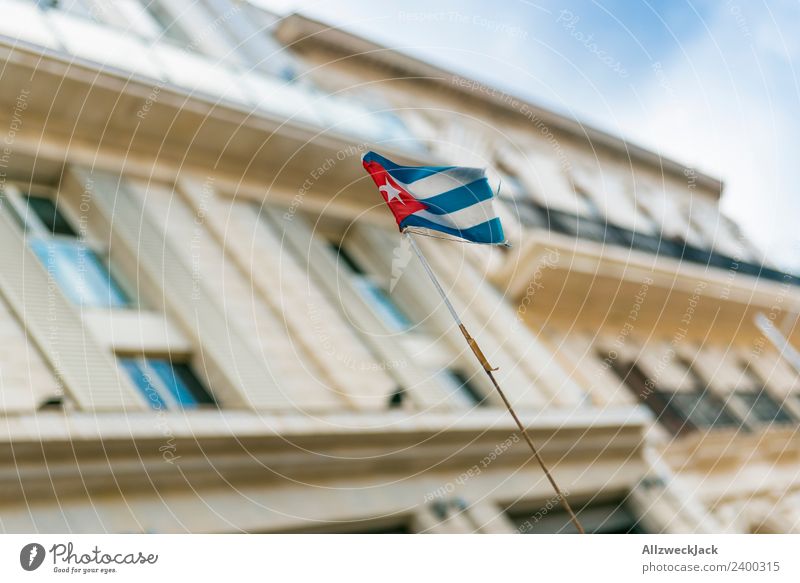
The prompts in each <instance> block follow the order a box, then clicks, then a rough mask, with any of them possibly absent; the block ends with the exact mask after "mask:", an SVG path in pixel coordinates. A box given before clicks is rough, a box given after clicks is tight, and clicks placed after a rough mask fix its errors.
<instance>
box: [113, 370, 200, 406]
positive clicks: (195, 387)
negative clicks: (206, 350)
mask: <svg viewBox="0 0 800 583" xmlns="http://www.w3.org/2000/svg"><path fill="white" fill-rule="evenodd" d="M119 363H120V366H121V367H122V368H123V370H124V371H125V372H126V373H127V374H128V376H129V377H130V379H131V380H132V381H133V384H134V385H136V387H137V388H138V389H139V391H140V392H141V393H142V395H143V396H144V398H145V399H147V402H148V403H149V404H150V406H151V407H152V408H153V409H176V408H180V409H194V408H196V407H198V406H200V405H214V404H215V401H214V398H213V397H212V396H211V395H210V394H209V392H208V391H207V390H206V389H205V387H204V386H203V384H202V383H201V382H200V380H199V379H198V378H197V376H196V375H195V374H194V371H192V369H191V367H190V366H189V365H188V364H186V363H182V362H173V361H171V360H169V359H167V358H147V357H145V358H120V359H119Z"/></svg>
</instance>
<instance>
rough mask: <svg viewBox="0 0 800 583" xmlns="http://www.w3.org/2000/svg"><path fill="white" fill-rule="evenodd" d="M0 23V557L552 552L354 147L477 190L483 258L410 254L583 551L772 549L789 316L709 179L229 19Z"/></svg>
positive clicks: (573, 128)
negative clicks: (296, 537)
mask: <svg viewBox="0 0 800 583" xmlns="http://www.w3.org/2000/svg"><path fill="white" fill-rule="evenodd" d="M0 13H2V14H3V15H5V17H4V18H3V19H0V59H2V63H3V68H2V81H3V83H2V85H0V102H2V104H3V107H2V109H1V110H0V118H2V119H0V135H2V139H3V146H2V147H3V149H2V153H1V154H2V155H0V178H1V179H2V184H1V186H2V198H0V237H2V245H0V333H2V338H3V342H2V345H0V396H1V397H2V399H0V414H2V417H0V424H2V427H3V430H2V432H0V440H2V452H3V455H2V457H0V464H2V466H3V468H4V471H3V472H2V474H0V476H2V477H0V479H1V480H2V490H3V492H4V496H3V498H2V501H0V526H2V529H3V531H5V532H64V531H67V532H243V531H244V532H434V533H435V532H485V533H512V532H519V533H537V532H569V531H570V526H569V524H568V520H567V519H566V517H565V515H564V514H563V512H562V511H561V509H560V506H559V504H558V500H557V499H556V498H555V496H554V494H553V492H552V491H551V490H550V487H549V484H548V483H547V481H546V479H545V478H544V476H543V475H542V474H541V472H540V471H539V469H538V467H537V466H536V465H535V464H532V463H531V460H530V459H529V458H530V456H529V452H528V451H527V449H526V448H525V446H524V443H521V441H520V439H519V437H518V436H517V434H516V432H515V426H514V424H513V421H512V419H511V418H510V417H509V416H508V414H507V412H506V411H505V409H504V408H503V406H502V403H501V402H500V401H499V400H498V398H497V396H496V395H495V394H494V393H493V392H492V387H491V385H490V384H489V383H488V381H487V380H486V379H485V377H484V375H483V374H482V369H481V368H480V366H479V365H478V364H477V363H476V362H475V361H474V359H473V357H472V354H471V352H470V351H469V349H468V348H466V347H465V346H464V345H463V339H461V337H460V335H459V334H458V330H457V329H456V328H455V327H454V325H453V323H452V321H451V320H450V319H449V316H448V314H447V312H446V311H445V309H444V307H443V306H442V305H441V304H440V302H439V301H438V299H437V297H436V295H435V292H434V290H433V289H432V287H431V284H430V283H429V282H428V281H427V279H426V278H425V276H424V273H423V272H422V269H421V266H420V265H419V264H418V263H417V261H416V259H415V258H413V257H412V255H411V252H410V249H408V248H407V247H406V246H405V245H404V244H403V243H402V241H401V238H400V237H399V235H398V233H397V230H396V227H395V226H394V222H393V221H392V219H391V217H390V216H389V213H388V212H386V209H385V208H383V203H382V201H381V200H380V198H379V197H378V196H377V194H376V193H375V190H374V186H370V180H369V179H368V177H367V175H366V174H365V173H364V172H363V169H362V168H361V164H360V156H361V155H362V154H363V153H364V152H365V151H367V150H368V149H376V150H378V151H380V152H381V153H383V154H385V155H387V156H388V157H390V158H393V159H397V160H402V161H406V162H408V163H412V164H413V163H419V164H427V163H430V162H431V161H441V162H446V163H448V164H463V165H478V166H482V167H487V168H488V169H489V172H490V176H491V177H492V180H493V181H496V182H497V183H498V184H500V185H501V186H500V188H499V194H498V203H497V204H498V211H499V212H500V213H501V216H502V219H503V221H504V225H505V227H506V230H507V233H508V235H509V238H510V240H511V242H512V244H513V247H512V248H511V249H503V248H491V249H490V248H485V247H475V246H467V245H461V244H457V243H453V242H449V241H437V240H433V239H423V240H420V244H421V245H422V246H423V248H424V250H425V252H426V254H427V255H428V257H429V259H430V261H431V263H432V264H433V266H434V269H435V270H436V271H437V273H438V274H439V275H440V276H441V279H442V281H443V283H444V284H445V286H446V287H447V290H448V293H449V295H450V297H451V298H452V299H453V301H454V303H455V304H456V307H457V308H458V309H459V311H460V312H461V313H462V315H463V318H464V320H465V321H466V322H467V323H468V325H469V326H470V329H471V331H472V333H473V335H474V336H475V337H476V338H477V339H478V340H479V341H480V343H481V346H482V347H483V348H484V352H486V354H487V356H488V357H489V360H490V361H491V362H492V363H493V364H494V365H495V366H498V367H499V368H500V370H499V372H498V377H499V379H500V382H501V384H502V385H503V387H504V389H505V390H506V391H507V393H508V395H509V397H510V398H511V400H512V401H513V403H514V405H515V407H516V408H517V410H518V412H519V413H520V416H521V417H522V418H523V420H524V421H525V422H526V423H527V424H528V427H529V430H530V432H531V434H532V436H533V438H534V440H535V441H536V442H537V444H539V446H540V448H541V451H542V454H543V456H544V457H545V459H546V460H547V461H548V463H549V464H550V465H551V467H552V469H553V472H554V474H555V476H556V479H557V480H558V481H559V483H560V485H561V486H562V488H563V489H564V490H565V491H566V492H567V493H568V494H567V495H568V496H569V498H570V501H571V503H572V505H573V507H575V508H576V509H579V517H580V518H581V520H582V521H583V523H584V525H585V526H586V527H587V530H590V531H592V532H797V531H798V530H800V475H798V472H799V470H800V465H798V458H799V457H800V447H798V437H797V427H798V420H800V379H798V372H797V370H796V369H794V368H793V366H792V362H793V361H792V358H793V357H794V356H796V355H795V353H794V352H793V348H792V343H794V344H795V345H796V344H797V338H796V337H793V336H796V334H795V332H794V326H793V321H794V316H793V314H795V313H797V311H798V309H800V307H799V306H798V304H799V303H800V293H798V292H799V291H800V288H798V280H797V279H796V278H795V277H793V276H792V275H790V274H785V273H782V272H781V271H780V270H778V269H777V268H775V267H774V266H772V265H770V264H769V261H768V258H765V257H762V256H761V255H760V254H759V252H758V250H757V249H755V248H754V247H753V246H752V245H751V244H750V243H749V242H748V241H747V239H746V238H745V237H744V236H743V235H742V234H741V232H740V231H739V230H738V228H737V227H736V225H734V224H732V223H731V222H730V221H729V220H728V219H726V218H725V217H724V216H723V215H721V214H720V213H719V210H718V204H717V203H718V200H719V197H720V195H721V191H722V185H721V183H720V182H719V181H717V180H716V179H714V178H712V177H709V176H706V175H704V174H702V173H700V172H698V171H696V170H694V169H692V168H687V167H683V166H681V165H679V164H677V163H675V162H673V161H670V160H666V159H663V158H661V157H659V156H658V155H656V154H654V153H652V152H649V151H646V150H644V149H642V148H639V147H637V146H635V145H633V144H630V143H627V142H625V141H624V140H622V139H620V138H617V137H615V136H611V135H608V134H605V133H603V132H600V131H598V130H596V129H593V128H590V127H586V126H584V125H582V124H580V123H578V122H576V121H574V120H571V119H568V118H565V117H562V116H560V115H558V114H555V113H553V112H550V111H547V110H545V109H542V108H540V107H538V106H536V105H535V104H532V103H528V102H526V101H524V100H522V99H520V98H518V97H515V96H512V95H507V94H504V93H502V92H500V91H498V90H497V89H495V88H492V87H488V86H485V85H482V84H480V83H478V82H476V81H474V80H471V79H466V78H463V77H460V76H458V75H455V74H453V73H451V72H448V71H443V70H441V69H438V68H436V67H434V66H432V65H430V64H428V63H425V62H422V61H419V60H417V59H414V58H411V57H409V56H407V55H405V54H403V53H400V52H397V51H394V50H391V49H388V48H386V47H382V46H379V45H376V44H374V43H372V42H370V41H368V40H365V39H363V38H359V37H357V36H354V35H352V34H349V33H347V32H345V31H342V30H339V29H335V28H330V27H327V26H325V25H324V24H322V23H319V22H316V21H314V20H311V19H309V18H306V17H303V16H299V15H291V16H288V17H286V18H278V17H277V16H275V15H272V14H270V13H268V12H266V11H264V10H262V9H259V8H256V7H254V6H252V5H250V4H248V3H245V2H235V1H231V0H198V1H197V2H192V3H185V2H178V1H177V0H153V1H149V2H145V1H142V2H139V1H138V0H116V1H115V2H113V3H109V2H101V1H97V0H75V1H41V0H40V1H38V2H32V1H21V0H3V1H2V2H0ZM759 317H760V318H761V325H759V324H758V318H759ZM787 339H788V344H786V345H783V344H782V343H783V342H784V341H787Z"/></svg>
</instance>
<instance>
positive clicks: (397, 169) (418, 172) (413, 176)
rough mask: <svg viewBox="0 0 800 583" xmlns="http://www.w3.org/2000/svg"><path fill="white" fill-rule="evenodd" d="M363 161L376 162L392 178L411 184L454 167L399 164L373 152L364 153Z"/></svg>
mask: <svg viewBox="0 0 800 583" xmlns="http://www.w3.org/2000/svg"><path fill="white" fill-rule="evenodd" d="M364 161H366V162H377V163H378V164H380V165H381V166H383V167H384V168H385V169H386V170H388V171H389V172H390V173H391V175H392V178H394V179H395V180H399V181H400V182H403V183H405V184H411V183H412V182H415V181H417V180H420V179H422V178H427V177H428V176H432V175H433V174H438V173H439V172H443V171H445V170H450V169H451V168H455V166H400V165H399V164H395V163H394V162H392V161H391V160H389V159H387V158H384V157H383V156H381V155H380V154H376V153H375V152H367V153H366V154H364Z"/></svg>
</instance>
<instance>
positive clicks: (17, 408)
mask: <svg viewBox="0 0 800 583" xmlns="http://www.w3.org/2000/svg"><path fill="white" fill-rule="evenodd" d="M62 392H63V391H62V390H61V387H60V386H59V384H58V382H57V381H56V378H55V377H54V376H53V374H52V371H51V370H50V369H49V368H48V366H47V364H46V363H45V362H44V360H42V357H41V356H40V354H39V351H38V350H37V349H36V347H35V346H34V345H33V344H32V343H31V342H30V341H29V340H28V338H27V337H26V336H25V329H24V327H23V325H22V324H21V323H20V322H19V321H18V320H17V318H16V317H15V316H14V314H13V313H12V312H11V310H10V308H9V307H8V306H7V305H6V302H5V301H4V299H3V297H2V294H0V414H11V413H20V412H31V411H33V410H35V409H36V408H38V407H39V406H40V405H41V404H42V403H43V402H45V401H47V400H48V399H51V398H53V397H57V396H61V395H62Z"/></svg>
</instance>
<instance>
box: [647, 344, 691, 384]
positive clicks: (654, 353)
mask: <svg viewBox="0 0 800 583" xmlns="http://www.w3.org/2000/svg"><path fill="white" fill-rule="evenodd" d="M636 364H637V365H638V366H639V370H641V371H642V372H643V373H644V374H645V375H646V376H647V378H648V379H650V380H651V381H652V382H653V383H654V384H655V386H656V387H658V388H659V389H661V390H666V391H670V390H672V391H686V390H692V389H694V388H697V383H696V382H695V378H694V376H693V375H692V374H691V372H690V371H689V369H688V368H686V366H685V365H684V364H683V363H682V362H681V361H680V360H679V354H678V351H677V349H676V348H675V347H673V346H672V345H671V344H669V343H668V342H655V343H651V344H648V345H647V346H645V347H644V349H643V350H642V351H641V352H640V353H639V356H638V358H637V359H636Z"/></svg>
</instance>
